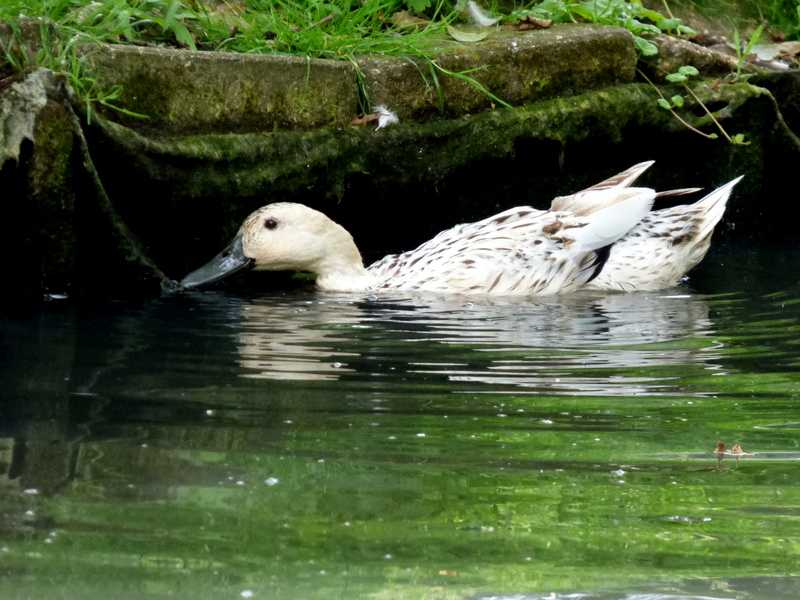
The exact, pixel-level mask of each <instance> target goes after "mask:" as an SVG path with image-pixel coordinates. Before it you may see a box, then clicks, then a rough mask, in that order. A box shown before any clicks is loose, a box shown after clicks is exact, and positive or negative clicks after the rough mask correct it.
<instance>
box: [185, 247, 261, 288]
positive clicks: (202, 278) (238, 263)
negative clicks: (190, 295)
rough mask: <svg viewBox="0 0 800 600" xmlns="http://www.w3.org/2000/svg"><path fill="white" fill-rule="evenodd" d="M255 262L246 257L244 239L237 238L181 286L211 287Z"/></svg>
mask: <svg viewBox="0 0 800 600" xmlns="http://www.w3.org/2000/svg"><path fill="white" fill-rule="evenodd" d="M254 262H255V261H254V260H253V259H252V258H249V257H247V256H246V255H245V253H244V249H243V248H242V238H240V237H239V236H236V238H234V240H233V241H232V242H231V243H230V244H229V245H228V247H227V248H225V249H224V250H223V251H222V252H220V253H219V254H217V255H216V256H215V257H214V258H212V259H211V260H210V261H209V262H208V263H206V264H205V265H203V266H202V267H200V268H199V269H197V270H196V271H192V272H191V273H189V274H188V275H187V276H186V277H184V278H183V279H182V280H181V286H182V287H185V288H195V287H200V286H201V285H209V284H211V283H214V282H215V281H219V280H220V279H223V278H225V277H227V276H228V275H233V274H234V273H238V272H239V271H242V270H244V269H249V268H250V267H252V266H253V263H254Z"/></svg>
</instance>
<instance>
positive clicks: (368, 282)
mask: <svg viewBox="0 0 800 600" xmlns="http://www.w3.org/2000/svg"><path fill="white" fill-rule="evenodd" d="M336 228H337V231H336V232H335V234H334V235H333V236H332V239H331V240H329V241H330V242H331V248H330V251H329V252H327V253H326V254H325V256H324V257H323V258H321V259H319V260H318V261H316V263H315V264H314V265H313V269H312V270H313V271H314V272H315V273H316V274H317V287H319V288H320V289H322V290H331V291H336V290H338V291H364V290H368V289H370V288H373V287H375V278H374V277H372V276H371V275H369V274H368V273H367V270H366V269H365V268H364V263H363V261H362V260H361V254H360V253H359V251H358V248H357V247H356V244H355V242H354V241H353V238H352V236H351V235H350V234H349V233H347V231H346V230H345V229H344V228H342V227H340V226H338V225H337V226H336Z"/></svg>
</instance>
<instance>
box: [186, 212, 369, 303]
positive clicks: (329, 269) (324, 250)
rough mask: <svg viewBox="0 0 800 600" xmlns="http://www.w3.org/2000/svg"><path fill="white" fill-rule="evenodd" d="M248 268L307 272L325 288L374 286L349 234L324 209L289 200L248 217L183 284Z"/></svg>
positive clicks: (207, 280)
mask: <svg viewBox="0 0 800 600" xmlns="http://www.w3.org/2000/svg"><path fill="white" fill-rule="evenodd" d="M246 268H251V269H255V270H257V271H309V272H311V273H316V274H317V285H318V286H319V287H321V288H323V289H341V290H345V289H347V290H351V289H352V290H355V289H366V288H368V287H370V286H371V285H372V282H371V278H369V276H368V275H367V273H366V270H365V269H364V264H363V263H362V261H361V255H360V254H359V252H358V248H356V245H355V243H354V242H353V238H352V237H351V236H350V234H349V233H347V231H345V229H344V228H343V227H341V226H340V225H337V224H336V223H334V222H333V221H331V220H330V219H329V218H328V217H326V216H325V215H323V214H322V213H321V212H319V211H316V210H314V209H312V208H308V207H307V206H303V205H302V204H293V203H290V202H278V203H275V204H268V205H267V206H263V207H261V208H259V209H258V210H257V211H255V212H254V213H253V214H251V215H250V216H249V217H247V219H245V221H244V223H242V226H241V227H240V228H239V232H238V234H237V235H236V237H235V238H234V239H233V241H232V242H231V243H230V244H229V245H228V247H227V248H225V249H224V250H223V251H222V252H220V253H219V254H218V255H217V256H216V257H215V258H213V259H212V260H211V261H210V262H209V263H208V264H206V265H204V266H202V267H200V268H199V269H197V270H195V271H193V272H191V273H189V274H188V275H187V276H186V277H184V278H183V280H182V281H181V285H183V286H184V287H189V288H191V287H198V286H201V285H206V284H209V283H213V282H215V281H218V280H220V279H222V278H223V277H226V276H227V275H230V274H231V273H235V272H238V271H240V270H242V269H246Z"/></svg>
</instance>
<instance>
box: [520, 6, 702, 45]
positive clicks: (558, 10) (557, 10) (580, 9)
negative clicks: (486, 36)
mask: <svg viewBox="0 0 800 600" xmlns="http://www.w3.org/2000/svg"><path fill="white" fill-rule="evenodd" d="M525 16H533V17H536V18H547V19H553V21H555V22H556V23H564V22H569V21H576V20H577V19H582V20H585V21H589V22H591V23H598V24H600V25H614V26H616V27H623V28H625V29H627V30H628V31H630V32H631V33H632V34H633V36H634V44H635V45H636V49H637V50H638V51H639V52H640V53H641V54H642V55H643V56H652V55H654V54H656V53H657V52H658V47H657V46H656V45H655V44H654V43H653V42H652V41H650V40H649V39H647V38H646V37H645V36H647V35H654V34H658V33H670V34H675V35H694V34H695V31H694V30H693V29H691V28H690V27H687V26H686V25H684V24H683V22H682V21H681V20H680V19H677V18H674V17H672V16H670V17H666V16H664V15H662V14H661V13H659V12H658V11H656V10H652V9H649V8H645V6H644V5H643V4H642V2H641V0H631V1H623V0H584V1H579V0H543V1H542V2H539V3H537V4H535V5H533V6H530V7H527V8H524V9H522V10H518V11H514V12H512V13H511V14H510V15H509V18H510V19H520V18H524V17H525Z"/></svg>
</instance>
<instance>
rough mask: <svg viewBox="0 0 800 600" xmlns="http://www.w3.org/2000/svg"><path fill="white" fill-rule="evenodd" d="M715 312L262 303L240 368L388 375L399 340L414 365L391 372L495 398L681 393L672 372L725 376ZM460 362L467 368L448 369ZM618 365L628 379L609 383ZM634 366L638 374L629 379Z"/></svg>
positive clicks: (242, 338) (327, 375)
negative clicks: (687, 343) (505, 389)
mask: <svg viewBox="0 0 800 600" xmlns="http://www.w3.org/2000/svg"><path fill="white" fill-rule="evenodd" d="M708 311H709V308H708V303H707V302H706V301H705V300H704V299H703V298H701V297H697V296H692V295H688V294H677V293H673V294H653V293H647V294H644V293H642V294H613V295H605V296H598V295H594V296H588V295H587V296H581V295H571V296H565V297H560V298H546V299H537V300H536V301H535V302H530V301H528V302H526V301H521V300H515V301H508V300H507V301H502V300H496V299H495V300H492V299H486V298H483V299H475V298H473V299H471V300H470V301H467V300H465V299H463V298H446V297H430V296H429V297H424V296H423V297H417V298H414V297H411V298H403V297H398V298H392V299H387V298H381V299H380V300H379V299H366V300H363V301H362V300H358V301H354V300H353V299H352V298H351V297H350V298H348V297H346V296H342V297H338V298H337V296H336V295H331V294H318V295H316V296H315V298H314V299H313V300H305V301H303V302H300V303H298V302H297V300H296V299H295V298H292V299H288V300H287V299H275V298H262V299H255V300H253V301H251V302H249V303H248V304H247V305H246V306H242V311H241V315H242V317H243V320H242V326H241V332H240V333H239V337H238V352H239V354H240V356H241V357H242V360H241V361H240V363H239V364H240V365H241V366H242V367H244V368H245V369H246V370H248V372H246V373H245V374H244V376H247V377H259V378H264V379H297V380H310V379H314V380H322V379H328V380H331V379H342V378H348V377H350V376H352V375H355V374H359V373H360V374H365V373H371V374H374V375H380V373H373V371H375V370H376V368H377V370H380V366H381V365H384V364H387V363H388V362H393V361H392V359H391V356H390V355H389V354H388V353H390V352H391V351H392V349H393V348H394V345H396V344H397V343H400V342H402V343H403V344H404V346H403V349H404V352H405V354H404V357H403V358H408V360H407V361H404V363H403V364H399V365H393V368H394V369H397V368H402V369H403V371H404V372H406V373H415V374H430V375H441V376H443V377H444V378H446V379H447V380H448V381H451V382H474V383H485V384H492V387H490V388H488V391H491V392H492V393H497V392H498V390H497V388H496V387H495V386H496V385H504V386H512V387H513V388H514V389H513V390H512V393H542V392H559V393H573V394H580V395H604V394H631V395H632V394H651V393H656V392H658V393H663V392H664V391H665V390H667V389H669V388H670V387H675V386H674V385H673V384H671V383H670V379H674V376H670V375H668V374H664V375H659V374H660V373H666V368H667V367H670V366H675V367H679V368H681V369H682V370H683V372H684V373H685V371H686V368H687V366H688V365H689V364H697V366H698V369H716V368H719V367H718V365H716V364H715V362H714V356H715V355H714V353H713V352H711V350H713V349H714V348H715V347H716V346H717V344H716V342H714V340H713V336H712V335H711V333H712V328H711V323H710V321H709V319H708ZM687 337H692V338H694V343H693V344H692V345H691V347H687V348H683V349H680V348H675V347H674V346H669V345H668V344H666V343H667V342H669V341H671V340H681V339H685V338H687ZM356 340H358V341H361V342H365V343H367V344H369V345H368V346H367V348H368V354H364V353H357V352H353V351H350V352H348V351H346V350H345V348H347V347H348V344H349V343H350V345H352V342H354V341H356ZM439 345H449V346H451V347H463V348H466V349H467V350H466V351H465V352H463V353H459V352H458V351H457V350H455V351H454V350H452V349H447V350H446V354H447V356H448V357H449V358H448V359H447V360H446V361H444V362H443V361H442V360H441V358H440V357H441V356H442V352H443V350H442V349H441V348H439V347H438V346H439ZM595 350H596V351H595ZM476 352H486V353H488V354H487V355H486V356H479V355H476V354H475V353H476ZM459 354H463V359H462V360H461V361H459V362H449V361H452V357H453V356H454V355H456V356H457V355H459ZM609 369H619V370H620V374H619V375H618V376H617V377H614V378H611V379H609V378H608V377H607V376H606V371H607V370H609ZM625 369H637V370H638V371H637V373H636V374H630V375H626V374H625V373H624V370H625ZM645 369H647V370H646V371H644V370H645ZM598 372H599V373H598ZM520 388H526V389H524V390H523V389H520ZM464 391H467V392H476V393H477V392H480V391H483V389H482V388H480V387H478V386H472V387H467V388H465V390H464Z"/></svg>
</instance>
